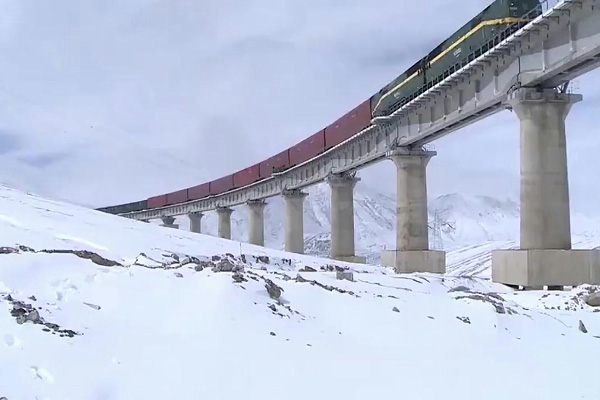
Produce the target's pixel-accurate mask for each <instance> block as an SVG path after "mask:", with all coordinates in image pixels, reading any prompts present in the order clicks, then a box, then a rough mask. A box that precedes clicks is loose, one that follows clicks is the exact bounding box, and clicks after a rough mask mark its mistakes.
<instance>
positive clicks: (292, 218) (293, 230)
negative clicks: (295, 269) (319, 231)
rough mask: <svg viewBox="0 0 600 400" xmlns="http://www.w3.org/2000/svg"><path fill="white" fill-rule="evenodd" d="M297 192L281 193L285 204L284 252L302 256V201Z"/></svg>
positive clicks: (299, 192)
mask: <svg viewBox="0 0 600 400" xmlns="http://www.w3.org/2000/svg"><path fill="white" fill-rule="evenodd" d="M306 196H308V195H307V194H306V193H303V192H301V191H299V190H287V191H284V192H283V200H284V204H285V251H289V252H291V253H297V254H304V199H305V198H306Z"/></svg>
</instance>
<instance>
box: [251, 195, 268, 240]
mask: <svg viewBox="0 0 600 400" xmlns="http://www.w3.org/2000/svg"><path fill="white" fill-rule="evenodd" d="M247 204H248V243H250V244H255V245H257V246H264V245H265V206H266V205H267V203H265V201H264V200H250V201H248V203H247Z"/></svg>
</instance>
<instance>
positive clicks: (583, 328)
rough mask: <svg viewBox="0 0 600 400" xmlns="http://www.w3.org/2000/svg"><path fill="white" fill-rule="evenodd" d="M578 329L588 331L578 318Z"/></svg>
mask: <svg viewBox="0 0 600 400" xmlns="http://www.w3.org/2000/svg"><path fill="white" fill-rule="evenodd" d="M579 330H580V331H581V332H583V333H588V330H587V328H586V327H585V325H584V324H583V321H582V320H579Z"/></svg>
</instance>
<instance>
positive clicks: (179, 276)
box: [174, 272, 183, 278]
mask: <svg viewBox="0 0 600 400" xmlns="http://www.w3.org/2000/svg"><path fill="white" fill-rule="evenodd" d="M174 275H175V276H176V277H177V278H183V274H182V273H181V272H175V274H174Z"/></svg>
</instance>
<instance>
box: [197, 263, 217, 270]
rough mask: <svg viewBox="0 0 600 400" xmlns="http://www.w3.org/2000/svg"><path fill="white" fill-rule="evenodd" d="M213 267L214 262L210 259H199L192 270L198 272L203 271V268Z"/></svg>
mask: <svg viewBox="0 0 600 400" xmlns="http://www.w3.org/2000/svg"><path fill="white" fill-rule="evenodd" d="M214 267H215V263H214V262H212V261H199V262H198V265H196V266H195V267H194V270H196V272H200V271H203V270H204V268H214Z"/></svg>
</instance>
